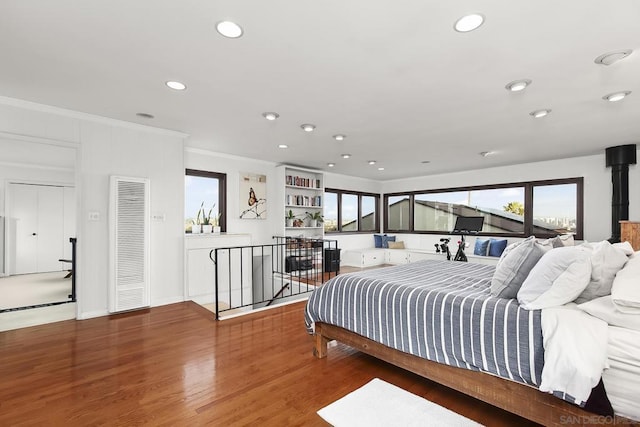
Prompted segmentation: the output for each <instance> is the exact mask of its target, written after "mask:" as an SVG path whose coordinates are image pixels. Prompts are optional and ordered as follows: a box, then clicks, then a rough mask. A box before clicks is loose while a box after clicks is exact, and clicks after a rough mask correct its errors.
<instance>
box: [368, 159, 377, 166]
mask: <svg viewBox="0 0 640 427" xmlns="http://www.w3.org/2000/svg"><path fill="white" fill-rule="evenodd" d="M367 163H369V164H370V165H375V164H376V161H375V160H369V161H368V162H367Z"/></svg>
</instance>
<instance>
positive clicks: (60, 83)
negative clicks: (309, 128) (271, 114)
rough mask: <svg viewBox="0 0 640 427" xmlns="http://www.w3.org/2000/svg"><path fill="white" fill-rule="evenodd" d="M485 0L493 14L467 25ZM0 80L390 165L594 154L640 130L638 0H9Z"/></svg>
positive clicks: (208, 131)
mask: <svg viewBox="0 0 640 427" xmlns="http://www.w3.org/2000/svg"><path fill="white" fill-rule="evenodd" d="M471 12H479V13H482V14H484V15H485V16H486V21H485V23H484V25H483V26H481V27H480V28H479V29H478V30H476V31H473V32H470V33H458V32H455V31H454V30H453V23H454V21H455V20H456V19H457V18H459V17H461V16H462V15H465V14H467V13H471ZM226 19H229V20H233V21H235V22H237V23H239V24H240V25H242V27H243V28H244V35H243V36H242V37H241V38H239V39H227V38H224V37H222V36H220V35H219V34H218V33H217V32H216V31H215V28H214V27H215V23H216V22H218V21H221V20H226ZM622 49H633V50H634V53H633V54H632V55H631V56H629V57H628V58H626V59H624V60H623V61H620V62H617V63H615V64H613V65H610V66H603V65H597V64H595V63H594V59H595V58H596V57H597V56H598V55H600V54H603V53H606V52H610V51H616V50H622ZM523 78H527V79H531V80H532V81H533V83H532V84H531V85H530V86H529V87H528V88H527V89H526V90H525V91H523V92H518V93H512V92H509V91H507V90H506V89H505V88H504V86H505V85H506V84H507V83H509V82H510V81H513V80H517V79H523ZM167 80H179V81H182V82H184V83H185V84H186V85H187V90H186V91H184V92H176V91H173V90H170V89H168V88H167V87H166V86H165V85H164V82H165V81H167ZM621 90H630V91H633V93H632V94H631V96H629V97H627V98H626V99H625V100H623V101H621V102H617V103H611V102H606V101H603V100H602V97H603V96H604V95H606V94H608V93H611V92H616V91H621ZM0 95H3V96H8V97H14V98H20V99H25V100H29V101H34V102H39V103H43V104H49V105H54V106H58V107H63V108H68V109H73V110H77V111H82V112H87V113H92V114H97V115H101V116H106V117H112V118H116V119H121V120H126V121H131V122H138V123H144V124H147V125H151V126H156V127H161V128H167V129H173V130H178V131H183V132H186V133H189V134H190V135H191V137H190V139H189V142H188V145H190V146H193V147H199V148H206V149H210V150H213V151H216V152H221V153H230V154H235V155H240V156H247V157H252V158H258V159H263V160H268V161H274V162H283V163H293V164H299V165H305V166H308V167H312V168H319V169H324V170H331V171H333V172H336V173H343V174H347V175H354V176H361V177H366V178H371V179H377V180H388V179H396V178H403V177H411V176H422V175H428V174H434V173H442V172H452V171H459V170H467V169H477V168H485V167H491V166H498V165H508V164H518V163H524V162H531V161H538V160H546V159H555V158H566V157H573V156H580V155H590V154H595V153H601V152H602V151H603V150H604V149H605V148H606V147H609V146H615V145H622V144H632V143H638V142H640V119H639V118H640V1H637V0H615V1H611V0H562V1H558V0H538V1H534V2H532V1H513V0H512V1H506V0H501V1H498V0H483V1H477V0H476V1H470V0H469V1H460V0H453V1H432V0H403V1H397V0H396V1H391V0H322V1H317V0H314V1H310V0H289V1H284V0H272V1H258V0H244V1H237V0H234V1H231V0H225V1H214V0H182V1H177V0H90V1H89V0H59V1H50V0H2V1H1V2H0ZM541 108H550V109H552V110H553V111H552V113H551V114H550V115H549V116H547V117H545V118H541V119H533V118H532V117H531V116H530V115H529V113H530V112H531V111H533V110H536V109H541ZM265 111H275V112H278V113H279V114H280V118H279V119H278V120H276V121H273V122H270V121H267V120H265V119H264V118H263V117H262V113H263V112H265ZM139 112H144V113H150V114H153V115H154V116H155V118H154V119H151V120H149V119H141V118H139V117H137V116H136V113H139ZM303 123H313V124H315V125H316V126H317V129H316V131H315V132H312V133H306V132H303V131H302V130H301V129H300V125H301V124H303ZM337 133H343V134H346V135H347V138H346V139H345V140H344V141H342V142H336V141H335V140H333V139H332V135H334V134H337ZM281 143H284V144H287V145H289V147H290V148H289V149H287V150H282V149H278V148H277V145H278V144H281ZM483 151H495V154H494V155H491V156H487V157H482V156H480V155H479V154H478V153H480V152H483ZM342 153H350V154H352V157H351V158H350V159H348V160H344V159H342V158H341V157H340V155H341V154H342ZM371 159H375V160H377V161H378V164H377V165H375V166H369V165H368V164H367V160H371ZM426 160H428V161H430V163H428V164H424V163H422V161H426ZM328 162H333V163H335V164H336V166H335V167H334V168H333V169H328V168H327V166H326V164H327V163H328ZM378 166H382V167H384V168H385V170H384V171H378V170H377V167H378Z"/></svg>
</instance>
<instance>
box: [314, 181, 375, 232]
mask: <svg viewBox="0 0 640 427" xmlns="http://www.w3.org/2000/svg"><path fill="white" fill-rule="evenodd" d="M379 200H380V196H379V195H377V194H369V193H362V192H357V191H345V190H334V189H326V190H325V194H324V231H325V233H335V232H344V233H357V232H375V231H377V230H378V228H379V225H378V224H379V222H378V221H379V220H378V204H379Z"/></svg>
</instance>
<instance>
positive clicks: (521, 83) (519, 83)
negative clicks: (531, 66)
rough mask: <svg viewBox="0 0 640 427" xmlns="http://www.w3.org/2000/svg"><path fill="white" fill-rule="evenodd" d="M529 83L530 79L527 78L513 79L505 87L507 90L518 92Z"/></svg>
mask: <svg viewBox="0 0 640 427" xmlns="http://www.w3.org/2000/svg"><path fill="white" fill-rule="evenodd" d="M530 84H531V80H529V79H522V80H514V81H512V82H511V83H509V84H508V85H506V86H505V88H506V89H507V90H510V91H511V92H520V91H521V90H524V89H525V88H526V87H527V86H529V85H530Z"/></svg>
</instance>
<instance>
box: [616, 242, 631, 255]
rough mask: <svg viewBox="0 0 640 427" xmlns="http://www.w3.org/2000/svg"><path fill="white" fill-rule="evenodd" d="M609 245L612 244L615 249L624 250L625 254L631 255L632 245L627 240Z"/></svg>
mask: <svg viewBox="0 0 640 427" xmlns="http://www.w3.org/2000/svg"><path fill="white" fill-rule="evenodd" d="M611 246H613V247H614V248H616V249H620V250H621V251H622V252H624V254H625V255H626V256H631V255H633V246H631V243H629V242H620V243H614V244H613V245H611Z"/></svg>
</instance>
